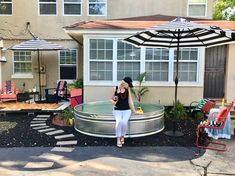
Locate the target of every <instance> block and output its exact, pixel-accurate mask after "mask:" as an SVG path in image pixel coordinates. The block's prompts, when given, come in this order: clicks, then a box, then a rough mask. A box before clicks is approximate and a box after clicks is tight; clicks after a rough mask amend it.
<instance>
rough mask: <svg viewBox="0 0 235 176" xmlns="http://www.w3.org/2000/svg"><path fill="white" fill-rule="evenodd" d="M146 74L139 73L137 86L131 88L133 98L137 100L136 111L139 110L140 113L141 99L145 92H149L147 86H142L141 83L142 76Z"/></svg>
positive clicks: (141, 111)
mask: <svg viewBox="0 0 235 176" xmlns="http://www.w3.org/2000/svg"><path fill="white" fill-rule="evenodd" d="M146 75H147V72H143V73H141V74H140V75H139V76H138V78H137V80H138V86H136V87H135V88H133V89H131V92H132V93H133V94H134V96H135V99H136V100H137V101H138V107H137V111H139V112H140V113H143V110H142V108H141V106H140V102H141V99H142V97H143V96H144V95H145V94H146V93H147V92H149V89H148V87H146V86H142V83H143V81H144V78H145V77H146Z"/></svg>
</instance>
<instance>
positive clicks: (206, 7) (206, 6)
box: [187, 0, 208, 17]
mask: <svg viewBox="0 0 235 176" xmlns="http://www.w3.org/2000/svg"><path fill="white" fill-rule="evenodd" d="M189 1H190V0H188V4H187V16H188V17H207V9H208V1H207V0H205V1H206V2H205V3H189ZM189 5H205V16H192V15H189Z"/></svg>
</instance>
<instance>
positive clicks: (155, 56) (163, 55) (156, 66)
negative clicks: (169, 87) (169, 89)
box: [145, 48, 169, 81]
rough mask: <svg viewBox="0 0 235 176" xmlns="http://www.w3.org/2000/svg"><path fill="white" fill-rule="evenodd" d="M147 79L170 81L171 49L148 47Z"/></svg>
mask: <svg viewBox="0 0 235 176" xmlns="http://www.w3.org/2000/svg"><path fill="white" fill-rule="evenodd" d="M145 60H146V64H145V71H146V72H147V75H146V78H145V80H146V81H168V76H169V49H163V48H146V52H145Z"/></svg>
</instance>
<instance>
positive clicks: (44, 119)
mask: <svg viewBox="0 0 235 176" xmlns="http://www.w3.org/2000/svg"><path fill="white" fill-rule="evenodd" d="M47 119H48V118H34V119H33V120H43V121H46V120H47Z"/></svg>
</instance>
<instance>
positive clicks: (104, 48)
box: [89, 39, 113, 81]
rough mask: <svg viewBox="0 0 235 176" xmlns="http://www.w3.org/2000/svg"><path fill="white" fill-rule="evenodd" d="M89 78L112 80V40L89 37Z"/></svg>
mask: <svg viewBox="0 0 235 176" xmlns="http://www.w3.org/2000/svg"><path fill="white" fill-rule="evenodd" d="M89 52H90V53H89V60H90V63H89V64H90V80H104V81H112V79H113V76H112V73H113V40H106V39H90V48H89Z"/></svg>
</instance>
